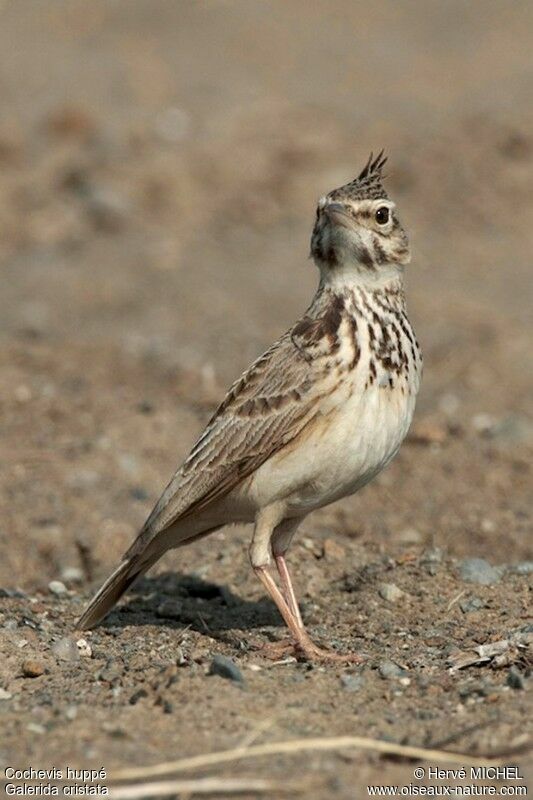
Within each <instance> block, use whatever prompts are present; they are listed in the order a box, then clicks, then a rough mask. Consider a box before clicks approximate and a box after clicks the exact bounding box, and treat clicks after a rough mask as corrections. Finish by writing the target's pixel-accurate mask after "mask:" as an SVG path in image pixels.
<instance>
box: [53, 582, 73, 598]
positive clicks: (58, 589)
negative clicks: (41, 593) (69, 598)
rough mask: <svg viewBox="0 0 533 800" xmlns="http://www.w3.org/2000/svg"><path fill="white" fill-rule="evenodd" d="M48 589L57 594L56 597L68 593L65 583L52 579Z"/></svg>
mask: <svg viewBox="0 0 533 800" xmlns="http://www.w3.org/2000/svg"><path fill="white" fill-rule="evenodd" d="M48 589H49V591H51V592H52V594H55V595H56V597H61V595H64V594H67V591H68V590H67V587H66V586H65V584H64V583H62V582H61V581H50V583H49V584H48Z"/></svg>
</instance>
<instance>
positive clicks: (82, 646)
mask: <svg viewBox="0 0 533 800" xmlns="http://www.w3.org/2000/svg"><path fill="white" fill-rule="evenodd" d="M76 647H77V648H78V653H79V654H80V656H85V657H86V658H90V657H91V656H92V654H93V650H92V647H91V645H90V644H89V642H88V641H87V639H78V641H77V642H76Z"/></svg>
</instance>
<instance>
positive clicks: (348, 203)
mask: <svg viewBox="0 0 533 800" xmlns="http://www.w3.org/2000/svg"><path fill="white" fill-rule="evenodd" d="M386 160H387V159H386V158H384V156H383V152H381V153H380V154H379V155H378V156H377V157H376V158H374V157H373V155H371V156H370V158H369V159H368V161H367V163H366V166H365V167H364V169H363V170H362V172H361V173H360V174H359V175H358V177H357V178H355V179H354V180H353V181H351V182H350V183H347V184H346V185H345V186H341V187H340V189H334V190H333V191H332V192H330V193H329V194H327V195H324V196H323V197H321V198H320V200H319V201H318V207H317V211H316V221H315V227H314V228H313V234H312V237H311V256H312V257H313V259H314V261H315V263H316V264H317V266H318V268H319V269H320V272H321V275H322V279H323V280H325V281H328V282H331V281H333V282H335V281H337V280H339V281H343V280H347V279H348V280H349V279H350V277H351V278H352V279H353V278H356V279H359V280H365V279H366V280H368V281H378V282H379V281H381V280H383V279H387V278H390V277H394V276H395V275H397V274H398V273H399V272H401V271H402V268H403V266H404V265H405V264H407V263H409V261H410V259H411V254H410V252H409V241H408V239H407V234H406V233H405V231H404V229H403V228H402V226H401V225H400V221H399V219H398V215H397V213H396V206H395V204H394V203H393V202H392V201H391V200H389V198H388V197H387V193H386V192H385V189H384V188H383V185H382V179H383V175H382V170H383V166H384V164H385V162H386Z"/></svg>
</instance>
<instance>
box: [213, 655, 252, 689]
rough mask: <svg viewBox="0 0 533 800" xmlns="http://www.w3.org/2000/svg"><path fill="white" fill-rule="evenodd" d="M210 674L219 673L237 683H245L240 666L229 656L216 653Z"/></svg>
mask: <svg viewBox="0 0 533 800" xmlns="http://www.w3.org/2000/svg"><path fill="white" fill-rule="evenodd" d="M209 675H219V676H220V677H221V678H226V679H227V680H230V681H235V682H236V683H244V677H243V674H242V672H241V671H240V669H239V667H238V666H237V665H236V664H235V663H234V662H233V661H232V660H231V658H228V657H227V656H221V655H216V656H214V658H213V660H212V661H211V665H210V667H209Z"/></svg>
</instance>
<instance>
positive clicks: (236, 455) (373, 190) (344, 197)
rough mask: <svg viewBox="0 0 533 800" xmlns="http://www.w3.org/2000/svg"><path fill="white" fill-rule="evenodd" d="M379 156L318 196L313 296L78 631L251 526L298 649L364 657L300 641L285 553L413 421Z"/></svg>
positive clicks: (230, 398)
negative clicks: (160, 565)
mask: <svg viewBox="0 0 533 800" xmlns="http://www.w3.org/2000/svg"><path fill="white" fill-rule="evenodd" d="M386 161H387V157H385V156H384V154H383V151H381V152H380V153H379V155H377V156H376V157H375V158H374V156H373V154H371V155H370V157H369V159H368V161H367V162H366V164H365V166H364V168H363V169H362V170H361V172H360V173H359V174H358V176H357V177H356V178H355V179H353V180H351V181H350V182H349V183H346V184H345V185H343V186H341V187H340V188H338V189H334V190H333V191H331V192H329V194H327V195H324V196H322V197H321V198H320V199H319V201H318V205H317V209H316V219H315V223H314V227H313V230H312V235H311V252H310V256H311V258H312V259H313V261H314V263H315V265H316V266H317V267H318V271H319V281H318V287H317V289H316V293H315V295H314V297H313V299H312V302H311V304H310V305H309V307H308V308H307V310H306V311H305V313H304V314H303V316H302V317H301V318H300V319H298V320H297V321H296V322H295V323H294V324H293V325H292V326H291V327H290V328H289V330H287V331H286V332H285V333H284V334H283V335H282V336H281V337H280V338H279V339H278V340H277V341H275V342H274V344H272V345H271V347H269V348H268V349H267V350H266V352H264V353H263V354H262V355H261V356H259V358H257V360H256V361H254V362H253V363H252V365H251V366H250V367H249V368H248V369H246V370H245V372H244V373H243V374H242V376H241V377H240V378H239V379H238V380H236V381H235V382H234V383H233V385H232V386H231V387H230V389H229V391H228V392H227V394H226V396H225V398H224V399H223V400H222V402H221V404H220V405H219V406H218V408H217V409H216V411H215V413H214V414H213V416H212V418H211V419H210V421H209V422H208V424H207V426H206V427H205V429H204V431H203V433H202V434H201V435H200V436H199V438H198V439H197V441H196V442H195V444H194V445H193V447H192V449H191V451H190V453H189V455H188V456H187V457H186V459H185V460H184V461H183V463H182V464H181V466H180V467H179V468H178V469H177V471H176V472H175V474H174V475H173V477H172V479H171V481H170V483H169V484H168V485H167V487H166V488H165V490H164V491H163V493H162V495H161V497H160V499H159V501H158V502H157V504H156V505H155V507H154V509H153V511H152V512H151V514H150V515H149V517H148V518H147V520H146V522H145V524H144V526H143V527H142V529H141V531H140V533H139V534H138V536H137V537H136V539H135V540H134V541H133V544H132V545H131V546H130V547H129V549H128V550H127V551H126V552H125V554H124V556H123V558H122V560H121V562H120V563H119V565H118V567H117V568H116V569H115V571H114V572H113V573H112V574H111V576H110V577H109V578H108V579H107V581H106V582H105V583H104V584H103V586H102V587H101V589H100V590H99V591H98V592H97V593H96V595H95V596H94V598H93V599H92V600H91V601H90V603H89V604H88V606H87V608H86V609H85V611H84V612H83V614H82V616H81V617H80V619H79V621H78V623H77V628H78V629H81V630H84V629H87V628H91V627H93V626H95V625H96V624H97V623H99V622H100V621H101V620H102V619H103V618H104V617H105V616H106V614H107V613H108V612H109V611H110V609H111V608H112V607H113V606H114V605H115V603H116V602H117V601H118V599H119V598H120V597H121V596H122V595H123V593H124V592H125V591H126V590H127V589H128V588H129V587H130V586H131V585H132V584H133V582H134V581H135V580H136V579H137V578H138V577H139V576H141V575H142V574H143V573H145V572H146V571H147V570H148V569H149V568H150V567H151V566H152V565H153V564H154V563H155V562H156V561H158V559H159V558H160V557H161V556H162V555H163V554H164V553H165V552H166V551H167V550H169V549H171V548H177V547H182V546H184V545H186V544H190V543H191V542H194V541H198V540H199V539H201V538H202V537H205V536H207V535H208V534H210V533H212V532H213V531H216V530H218V529H220V528H221V527H223V526H225V525H229V524H234V523H253V525H254V528H253V535H252V539H251V544H250V548H249V558H250V562H251V566H252V569H253V571H254V573H255V574H256V576H257V577H258V578H259V580H260V582H261V583H262V585H263V587H264V589H265V590H266V592H267V594H268V595H269V596H270V598H271V599H272V601H273V602H274V604H275V605H276V607H277V609H278V611H279V613H280V614H281V617H282V618H283V620H284V622H285V624H286V626H287V628H288V629H289V633H290V640H289V642H290V645H291V647H292V649H293V651H294V653H295V654H296V655H297V657H300V658H303V659H308V660H310V661H321V662H328V661H336V660H345V661H351V662H354V663H357V662H358V661H360V660H361V659H362V656H361V655H360V654H358V653H348V654H342V653H338V652H337V651H335V650H332V649H328V648H325V647H321V646H319V645H317V644H316V643H315V642H314V641H313V640H312V638H311V637H310V635H309V633H308V632H307V629H306V627H305V625H304V622H303V619H302V614H301V612H300V608H299V605H298V601H297V597H296V591H295V589H294V586H293V582H292V579H291V574H290V572H289V568H288V565H287V560H286V555H287V551H288V549H289V546H290V544H291V541H292V539H293V536H294V534H295V532H296V530H297V528H298V527H299V525H300V524H301V523H302V521H303V520H304V519H305V518H306V517H307V515H308V514H309V513H311V512H312V511H314V510H315V509H318V508H321V507H323V506H326V505H328V504H330V503H332V502H334V501H336V500H338V499H340V498H342V497H346V496H348V495H352V494H354V493H355V492H357V491H358V490H359V489H361V488H362V487H363V486H365V485H366V484H367V483H368V482H369V481H371V480H372V479H373V478H374V477H375V476H376V475H377V474H378V473H379V472H380V471H381V470H382V469H383V468H384V467H385V466H386V465H387V464H388V463H389V462H390V461H391V459H392V458H393V457H394V456H395V455H396V453H397V452H398V450H399V448H400V445H401V443H402V441H403V439H404V438H405V436H406V434H407V432H408V429H409V426H410V424H411V420H412V417H413V413H414V408H415V401H416V396H417V393H418V390H419V386H420V382H421V376H422V354H421V350H420V347H419V344H418V341H417V338H416V336H415V333H414V330H413V328H412V326H411V323H410V321H409V318H408V316H407V310H406V303H405V294H404V269H405V265H406V264H408V263H409V261H410V259H411V255H410V248H409V241H408V237H407V234H406V232H405V230H404V228H403V227H402V225H401V223H400V220H399V217H398V213H397V209H396V205H395V203H394V202H393V201H391V200H390V199H389V197H388V195H387V193H386V191H385V188H384V185H383V181H384V179H385V176H384V175H383V167H384V165H385V163H386ZM276 571H277V580H276V579H275V574H276ZM265 646H266V645H265Z"/></svg>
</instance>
